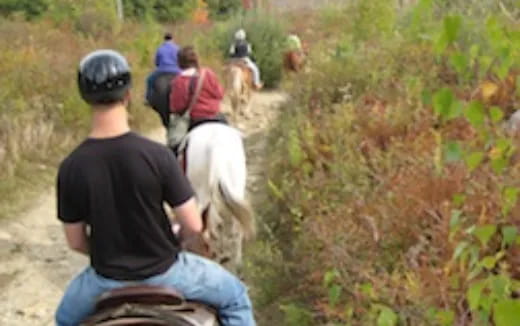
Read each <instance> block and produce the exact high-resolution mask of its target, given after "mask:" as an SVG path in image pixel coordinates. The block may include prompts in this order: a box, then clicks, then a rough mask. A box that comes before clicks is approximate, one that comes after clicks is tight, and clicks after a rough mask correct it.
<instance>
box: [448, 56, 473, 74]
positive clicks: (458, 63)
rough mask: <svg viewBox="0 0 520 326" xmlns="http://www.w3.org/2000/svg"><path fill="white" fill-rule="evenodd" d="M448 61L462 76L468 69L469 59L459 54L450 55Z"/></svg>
mask: <svg viewBox="0 0 520 326" xmlns="http://www.w3.org/2000/svg"><path fill="white" fill-rule="evenodd" d="M450 61H451V64H452V66H453V68H455V70H456V71H457V72H458V73H459V74H463V73H464V72H466V70H467V69H468V66H469V58H468V57H467V56H465V55H464V54H462V53H460V52H458V53H456V54H454V55H452V56H451V58H450Z"/></svg>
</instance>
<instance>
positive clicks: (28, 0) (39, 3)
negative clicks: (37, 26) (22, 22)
mask: <svg viewBox="0 0 520 326" xmlns="http://www.w3.org/2000/svg"><path fill="white" fill-rule="evenodd" d="M49 2H50V1H49V0H0V13H1V14H3V15H9V14H12V13H14V12H22V13H23V14H24V15H25V16H26V17H27V18H29V19H31V18H35V17H38V16H40V15H42V14H43V13H44V12H45V11H46V10H47V8H48V6H49Z"/></svg>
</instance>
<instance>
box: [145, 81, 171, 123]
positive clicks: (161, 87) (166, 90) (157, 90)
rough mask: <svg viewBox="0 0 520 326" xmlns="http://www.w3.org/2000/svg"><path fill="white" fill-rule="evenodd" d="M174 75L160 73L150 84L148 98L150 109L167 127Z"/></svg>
mask: <svg viewBox="0 0 520 326" xmlns="http://www.w3.org/2000/svg"><path fill="white" fill-rule="evenodd" d="M175 76H176V75H175V74H174V73H170V72H160V73H158V74H157V76H155V78H154V80H153V82H152V89H151V92H150V93H151V94H150V98H149V99H148V101H149V103H150V105H151V106H152V108H153V109H154V110H155V111H156V112H157V113H158V114H159V116H160V117H161V121H162V123H163V125H164V126H168V121H169V117H170V91H171V83H172V80H173V78H175Z"/></svg>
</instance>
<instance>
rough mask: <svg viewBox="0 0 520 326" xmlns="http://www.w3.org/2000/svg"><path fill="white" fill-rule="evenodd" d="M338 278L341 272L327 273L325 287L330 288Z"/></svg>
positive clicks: (333, 270) (335, 270)
mask: <svg viewBox="0 0 520 326" xmlns="http://www.w3.org/2000/svg"><path fill="white" fill-rule="evenodd" d="M338 277H339V272H338V270H337V269H332V270H330V271H327V272H325V275H324V276H323V286H325V287H329V286H330V285H331V284H332V282H334V281H335V280H336V279H337V278H338Z"/></svg>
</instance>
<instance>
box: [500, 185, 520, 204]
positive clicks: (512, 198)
mask: <svg viewBox="0 0 520 326" xmlns="http://www.w3.org/2000/svg"><path fill="white" fill-rule="evenodd" d="M519 192H520V189H518V188H516V187H506V188H505V189H504V194H503V197H504V201H505V202H506V203H511V204H515V203H516V200H517V199H518V193H519Z"/></svg>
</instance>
